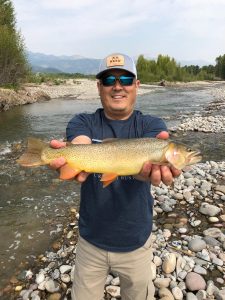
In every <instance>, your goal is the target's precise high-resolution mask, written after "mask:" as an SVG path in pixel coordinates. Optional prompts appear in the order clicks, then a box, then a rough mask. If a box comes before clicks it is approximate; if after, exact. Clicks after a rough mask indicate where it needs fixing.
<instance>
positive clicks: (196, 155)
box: [189, 150, 202, 163]
mask: <svg viewBox="0 0 225 300" xmlns="http://www.w3.org/2000/svg"><path fill="white" fill-rule="evenodd" d="M189 160H190V162H194V163H197V162H200V161H201V160H202V154H201V152H200V151H197V150H196V151H193V152H192V153H191V155H190V157H189Z"/></svg>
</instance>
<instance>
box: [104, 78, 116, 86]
mask: <svg viewBox="0 0 225 300" xmlns="http://www.w3.org/2000/svg"><path fill="white" fill-rule="evenodd" d="M115 82H116V77H115V76H108V77H103V78H102V84H103V85H104V86H113V85H114V84H115Z"/></svg>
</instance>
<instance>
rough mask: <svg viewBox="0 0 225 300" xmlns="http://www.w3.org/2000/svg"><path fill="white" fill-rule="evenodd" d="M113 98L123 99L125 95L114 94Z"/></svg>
mask: <svg viewBox="0 0 225 300" xmlns="http://www.w3.org/2000/svg"><path fill="white" fill-rule="evenodd" d="M112 98H113V99H114V100H122V99H124V98H125V96H123V95H112Z"/></svg>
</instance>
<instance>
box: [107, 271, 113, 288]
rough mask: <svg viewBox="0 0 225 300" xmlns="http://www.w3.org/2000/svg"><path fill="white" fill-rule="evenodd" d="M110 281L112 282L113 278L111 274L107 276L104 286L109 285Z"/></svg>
mask: <svg viewBox="0 0 225 300" xmlns="http://www.w3.org/2000/svg"><path fill="white" fill-rule="evenodd" d="M112 280H113V276H112V275H111V274H109V275H108V276H107V278H106V282H105V285H110V283H111V281H112Z"/></svg>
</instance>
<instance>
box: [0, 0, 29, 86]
mask: <svg viewBox="0 0 225 300" xmlns="http://www.w3.org/2000/svg"><path fill="white" fill-rule="evenodd" d="M29 71H30V68H29V65H28V62H27V58H26V53H25V44H24V40H23V38H22V35H21V33H20V32H19V31H17V30H16V20H15V13H14V7H13V5H12V1H10V0H0V85H1V86H7V85H8V86H17V85H19V84H20V83H21V82H23V81H24V80H25V78H26V76H27V75H28V74H29Z"/></svg>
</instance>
